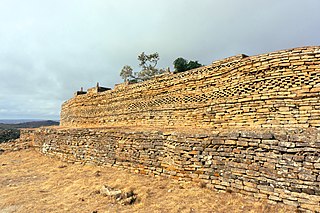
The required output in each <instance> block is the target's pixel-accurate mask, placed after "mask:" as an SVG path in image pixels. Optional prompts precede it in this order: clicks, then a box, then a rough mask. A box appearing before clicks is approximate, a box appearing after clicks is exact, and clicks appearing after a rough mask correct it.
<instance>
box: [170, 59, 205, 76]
mask: <svg viewBox="0 0 320 213" xmlns="http://www.w3.org/2000/svg"><path fill="white" fill-rule="evenodd" d="M202 66H203V65H202V64H200V63H199V62H198V61H187V60H186V59H184V58H181V57H180V58H177V59H176V60H174V61H173V67H174V69H175V70H174V72H173V73H179V72H184V71H187V70H192V69H195V68H198V67H202Z"/></svg>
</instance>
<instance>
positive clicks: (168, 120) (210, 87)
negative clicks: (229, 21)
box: [21, 47, 320, 212]
mask: <svg viewBox="0 0 320 213" xmlns="http://www.w3.org/2000/svg"><path fill="white" fill-rule="evenodd" d="M60 124H61V126H60V127H51V128H48V127H46V128H39V129H36V130H33V131H28V130H26V131H23V132H22V135H21V137H24V138H26V141H28V142H29V144H31V145H32V146H34V147H36V148H37V149H38V150H40V151H41V152H42V153H44V154H46V155H49V156H55V157H59V158H60V159H62V160H65V161H68V162H79V163H90V164H96V165H106V166H114V167H119V168H123V169H129V170H132V171H134V172H138V173H142V174H149V175H155V176H166V177H170V178H175V179H178V180H181V181H200V182H202V183H203V184H206V186H207V187H209V188H212V189H217V190H224V191H235V192H239V193H242V194H247V195H251V196H254V197H257V198H265V199H268V200H269V201H270V202H283V203H285V204H288V205H293V206H296V207H297V208H299V209H300V210H304V211H307V212H308V211H310V212H320V185H319V183H320V129H319V127H320V47H303V48H295V49H290V50H283V51H278V52H273V53H268V54H264V55H258V56H251V57H247V56H245V55H238V56H234V57H230V58H227V59H224V60H220V61H216V62H214V63H212V64H211V65H209V66H205V67H201V68H198V69H194V70H190V71H187V72H183V73H178V74H169V73H167V74H164V75H161V76H158V77H156V78H154V79H152V80H149V81H145V82H142V83H137V84H131V85H126V84H121V85H118V86H116V87H115V88H114V89H113V90H110V89H108V88H101V87H98V86H97V87H95V88H91V89H89V90H88V91H87V92H85V91H82V90H81V91H79V92H77V93H76V94H75V97H73V98H72V99H70V100H68V101H66V102H65V103H64V104H63V105H62V110H61V123H60ZM151 129H153V130H157V131H151ZM169 129H170V130H169ZM196 132H198V133H196ZM200 133H201V134H200Z"/></svg>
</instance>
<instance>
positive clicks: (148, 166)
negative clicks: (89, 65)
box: [34, 128, 320, 211]
mask: <svg viewBox="0 0 320 213" xmlns="http://www.w3.org/2000/svg"><path fill="white" fill-rule="evenodd" d="M34 138H35V141H37V143H38V144H37V145H38V147H39V150H40V151H41V152H42V153H44V154H46V155H49V156H54V157H59V158H60V159H62V160H64V161H67V162H78V163H89V164H95V165H106V166H114V167H119V168H123V169H128V170H131V171H135V172H138V173H141V174H149V175H154V176H165V177H170V178H174V179H177V180H180V181H200V182H202V183H203V184H206V186H207V187H209V188H212V189H217V190H223V191H234V192H238V193H242V194H246V195H249V196H254V197H256V198H265V199H269V200H270V201H271V202H283V203H285V204H288V205H294V206H296V207H298V208H299V209H300V210H313V211H320V155H319V153H320V130H318V129H314V128H308V129H294V130H276V129H230V130H220V131H211V132H204V133H201V134H199V133H197V134H196V133H182V132H175V131H169V132H165V131H134V130H132V129H131V130H130V129H124V128H121V129H119V128H74V129H73V128H40V129H37V130H36V131H35V132H34Z"/></svg>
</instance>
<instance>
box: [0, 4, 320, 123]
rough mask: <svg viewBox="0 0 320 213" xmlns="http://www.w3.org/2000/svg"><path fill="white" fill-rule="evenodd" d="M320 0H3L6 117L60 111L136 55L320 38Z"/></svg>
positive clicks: (200, 56) (208, 52) (258, 48)
mask: <svg viewBox="0 0 320 213" xmlns="http://www.w3.org/2000/svg"><path fill="white" fill-rule="evenodd" d="M319 8H320V1H319V0H303V1H302V0H268V1H266V0H241V1H239V0H198V1H195V0H157V1H156V0H0V119H20V118H38V119H59V112H60V106H61V104H62V103H63V102H64V101H65V100H67V99H69V98H71V97H72V95H73V93H74V92H75V91H76V90H78V89H79V88H80V87H84V88H85V89H87V88H90V87H93V86H95V84H96V82H100V85H102V86H106V87H112V88H113V87H114V84H116V83H120V82H121V81H122V79H121V78H120V77H119V72H120V70H121V68H122V67H123V66H124V65H126V64H128V65H131V66H132V67H134V68H135V71H138V62H137V55H138V54H140V53H141V52H143V51H145V52H146V53H153V52H158V53H159V54H160V61H159V67H168V66H169V67H171V69H172V62H173V61H174V59H176V58H177V57H184V58H186V59H189V60H198V61H199V62H200V63H202V64H210V63H211V62H212V61H213V60H218V59H222V58H225V57H229V56H233V55H236V54H240V53H244V54H247V55H256V54H261V53H266V52H270V51H276V50H280V49H286V48H292V47H299V46H307V45H320V12H319Z"/></svg>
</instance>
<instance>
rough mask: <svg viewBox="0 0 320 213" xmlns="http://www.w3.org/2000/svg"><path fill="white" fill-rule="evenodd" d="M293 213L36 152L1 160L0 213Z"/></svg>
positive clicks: (0, 156) (3, 156)
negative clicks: (60, 159)
mask: <svg viewBox="0 0 320 213" xmlns="http://www.w3.org/2000/svg"><path fill="white" fill-rule="evenodd" d="M103 190H104V191H103ZM102 192H103V193H102ZM106 194H113V195H116V196H107V195H106ZM125 199H127V200H128V199H130V200H129V201H126V200H125ZM124 201H126V202H124ZM294 211H295V209H294V208H291V207H288V206H284V205H271V204H268V203H266V202H265V201H259V200H255V199H253V198H251V197H246V196H241V195H238V194H235V193H218V192H215V191H211V190H209V189H206V188H201V187H200V186H199V185H197V184H191V183H178V182H175V181H173V180H170V179H165V178H158V177H148V176H143V175H138V174H132V173H129V172H127V171H123V170H119V169H115V168H106V167H98V166H89V165H85V166H83V165H77V164H66V163H63V162H61V161H59V160H56V159H52V158H48V157H46V156H43V155H41V154H40V153H38V152H36V151H34V150H22V151H19V152H8V153H6V152H5V153H3V154H0V213H10V212H92V213H93V212H97V213H100V212H228V213H229V212H259V213H262V212H286V213H287V212H294Z"/></svg>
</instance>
